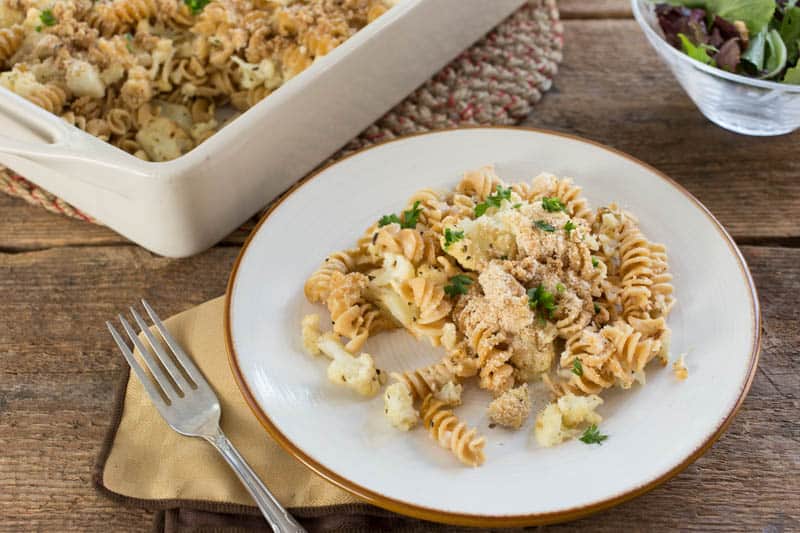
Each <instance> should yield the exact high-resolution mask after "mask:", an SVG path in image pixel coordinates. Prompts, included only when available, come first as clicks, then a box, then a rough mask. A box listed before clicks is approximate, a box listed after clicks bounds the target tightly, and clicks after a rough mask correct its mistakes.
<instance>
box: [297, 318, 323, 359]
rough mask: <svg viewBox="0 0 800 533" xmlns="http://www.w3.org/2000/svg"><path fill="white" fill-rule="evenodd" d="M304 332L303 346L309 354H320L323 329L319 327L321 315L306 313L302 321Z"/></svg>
mask: <svg viewBox="0 0 800 533" xmlns="http://www.w3.org/2000/svg"><path fill="white" fill-rule="evenodd" d="M300 326H301V327H302V332H303V348H305V350H306V352H308V354H309V355H319V354H320V351H319V344H318V343H319V338H320V336H322V331H321V330H320V329H319V315H316V314H314V315H306V316H304V317H303V320H302V321H301V322H300Z"/></svg>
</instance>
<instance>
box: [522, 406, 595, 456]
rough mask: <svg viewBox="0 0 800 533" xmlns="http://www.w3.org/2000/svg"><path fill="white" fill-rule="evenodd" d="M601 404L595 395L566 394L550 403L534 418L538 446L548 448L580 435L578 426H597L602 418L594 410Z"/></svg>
mask: <svg viewBox="0 0 800 533" xmlns="http://www.w3.org/2000/svg"><path fill="white" fill-rule="evenodd" d="M602 403H603V400H602V398H600V397H599V396H597V395H594V394H592V395H589V396H575V395H574V394H566V395H564V396H562V397H561V398H559V399H558V401H557V402H554V403H550V404H548V405H547V407H545V408H544V410H543V411H542V412H540V413H539V415H538V416H537V417H536V425H535V426H534V434H535V436H536V441H537V442H538V443H539V445H540V446H544V447H550V446H555V445H556V444H560V443H562V442H564V441H565V440H569V439H572V438H574V437H576V436H578V435H579V434H580V433H581V430H580V428H579V427H578V426H579V425H582V424H594V425H597V424H599V423H600V422H601V421H602V420H603V418H602V417H601V416H600V415H599V414H597V413H595V412H594V410H595V409H596V408H597V407H598V406H599V405H600V404H602Z"/></svg>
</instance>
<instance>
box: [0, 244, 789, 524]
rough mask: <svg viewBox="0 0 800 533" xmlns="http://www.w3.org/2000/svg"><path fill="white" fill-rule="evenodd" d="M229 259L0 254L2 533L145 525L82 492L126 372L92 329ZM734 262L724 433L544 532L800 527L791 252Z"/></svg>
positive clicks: (82, 251)
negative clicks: (747, 323)
mask: <svg viewBox="0 0 800 533" xmlns="http://www.w3.org/2000/svg"><path fill="white" fill-rule="evenodd" d="M236 252H237V250H236V248H234V247H220V248H215V249H213V250H211V251H209V252H207V253H204V254H201V255H198V256H196V257H193V258H190V259H187V260H172V259H164V258H160V257H156V256H154V255H153V254H150V253H148V252H145V251H143V250H141V249H139V248H136V247H129V246H113V247H105V246H97V247H84V248H76V247H65V248H56V249H52V250H46V251H38V252H28V253H17V254H0V297H1V298H2V302H3V308H2V309H3V312H2V313H0V347H2V348H1V349H0V449H2V450H3V453H2V454H0V531H3V532H5V531H8V532H11V531H19V530H22V529H25V530H45V531H66V530H80V531H86V532H105V531H108V530H109V529H111V530H113V531H142V530H145V529H146V528H147V527H148V523H149V520H150V517H149V515H148V514H147V513H145V512H142V511H133V510H126V509H124V508H122V507H118V506H116V505H115V504H112V503H110V502H109V501H107V500H105V499H104V498H102V497H101V496H99V495H98V494H96V493H95V492H94V491H93V490H92V488H91V486H90V485H91V482H90V479H91V471H92V465H93V461H94V456H95V454H96V453H97V451H98V450H99V447H100V442H101V439H102V437H103V434H104V432H105V429H106V425H107V423H108V417H109V415H110V410H111V405H110V401H111V394H112V390H113V386H114V383H115V382H116V379H117V375H118V372H119V370H120V368H121V367H122V365H123V364H124V363H123V362H122V359H121V358H120V357H119V356H118V354H117V353H116V351H115V348H114V346H113V343H112V341H111V339H110V338H109V336H108V334H107V332H106V331H105V328H104V327H103V325H102V324H103V321H104V320H106V319H108V318H109V317H112V316H113V315H114V314H115V313H116V312H118V311H120V310H122V309H124V308H125V307H126V306H127V305H129V304H130V303H132V302H133V301H135V299H136V298H137V297H140V296H145V297H147V298H148V300H150V302H151V303H153V304H154V305H155V306H156V308H157V309H158V310H159V311H160V312H162V313H163V314H164V315H169V314H172V313H175V312H178V311H181V310H183V309H186V308H187V307H189V306H191V305H195V304H197V303H200V302H202V301H204V300H206V299H208V298H211V297H213V296H215V295H218V294H221V293H222V291H223V290H224V288H225V282H226V278H227V274H228V271H229V269H230V267H231V265H232V262H233V260H234V258H235V256H236ZM744 253H745V255H746V257H747V259H748V261H749V262H750V266H751V268H752V271H753V274H754V276H755V280H756V283H757V285H758V287H759V290H760V296H761V301H762V305H763V310H764V342H763V351H762V356H761V366H760V370H759V372H758V375H757V377H756V379H755V382H754V384H753V387H752V390H751V392H750V395H749V396H748V398H747V400H746V401H745V403H744V406H743V408H742V410H741V412H740V413H739V415H738V416H737V418H736V420H735V421H734V423H733V425H732V426H731V428H730V430H729V431H728V432H727V433H726V434H725V435H724V436H723V437H722V439H721V440H720V442H719V443H717V444H716V445H715V446H714V447H713V448H712V449H711V450H710V451H709V452H708V453H707V454H706V455H705V456H704V457H703V458H701V459H700V460H699V461H697V463H695V464H694V465H692V466H691V467H690V468H688V469H687V470H686V471H685V472H683V473H682V474H680V475H679V476H678V477H677V478H675V479H674V480H672V481H670V482H669V483H667V484H665V485H663V486H662V487H660V488H658V489H656V490H654V491H653V492H651V493H649V494H647V495H645V496H643V497H641V498H638V499H636V500H635V501H633V502H630V503H627V504H625V505H622V506H620V507H618V508H615V509H613V510H610V511H606V512H604V513H601V514H599V515H596V516H594V517H591V518H587V519H584V520H582V521H579V522H576V523H574V524H567V525H563V526H559V527H557V528H554V529H556V530H563V531H574V530H577V529H578V528H581V529H585V530H588V531H598V532H612V531H620V530H626V531H628V530H633V531H651V530H665V529H669V530H675V529H681V530H686V531H690V530H691V531H734V530H736V531H739V530H747V531H753V530H763V531H790V530H796V529H798V528H800V501H799V500H798V499H799V498H800V496H799V495H800V452H798V442H800V430H799V428H798V425H797V424H796V423H795V419H796V412H797V409H798V396H797V393H798V389H797V375H798V372H800V356H799V355H798V348H797V347H798V346H800V329H798V327H797V324H798V323H799V322H800V306H798V305H797V302H796V296H797V294H796V293H797V287H798V286H800V250H796V249H783V248H766V247H746V248H745V249H744ZM690 368H691V363H690ZM690 379H691V377H690Z"/></svg>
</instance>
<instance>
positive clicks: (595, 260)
mask: <svg viewBox="0 0 800 533" xmlns="http://www.w3.org/2000/svg"><path fill="white" fill-rule="evenodd" d="M599 264H600V261H598V260H597V258H596V257H595V256H592V266H593V267H595V268H597V267H598V265H599Z"/></svg>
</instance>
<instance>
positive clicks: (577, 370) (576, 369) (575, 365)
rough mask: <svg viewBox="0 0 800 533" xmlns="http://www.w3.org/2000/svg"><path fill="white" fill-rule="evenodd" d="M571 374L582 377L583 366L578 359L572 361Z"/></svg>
mask: <svg viewBox="0 0 800 533" xmlns="http://www.w3.org/2000/svg"><path fill="white" fill-rule="evenodd" d="M572 373H573V374H575V375H576V376H582V375H583V364H581V360H580V359H573V360H572Z"/></svg>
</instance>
